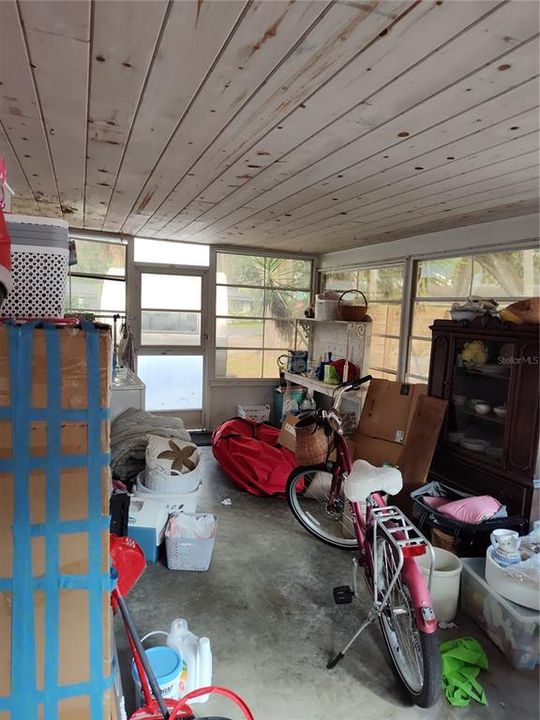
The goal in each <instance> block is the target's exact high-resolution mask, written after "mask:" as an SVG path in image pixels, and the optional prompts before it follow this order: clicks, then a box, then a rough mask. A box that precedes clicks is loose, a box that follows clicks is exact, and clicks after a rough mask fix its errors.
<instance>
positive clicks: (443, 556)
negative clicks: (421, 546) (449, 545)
mask: <svg viewBox="0 0 540 720" xmlns="http://www.w3.org/2000/svg"><path fill="white" fill-rule="evenodd" d="M433 551H434V553H435V567H434V568H433V574H432V576H431V599H432V600H433V610H434V611H435V616H436V618H437V620H442V622H451V621H452V620H453V619H454V617H455V616H456V610H457V605H458V599H459V580H460V576H461V568H462V567H463V566H462V564H461V560H460V559H459V558H458V557H457V555H454V553H451V552H449V551H448V550H443V549H442V548H437V547H434V548H433ZM418 564H419V565H420V567H421V569H422V572H423V574H424V576H425V577H426V580H427V579H428V577H429V564H430V555H429V553H426V554H425V555H422V556H420V557H419V558H418Z"/></svg>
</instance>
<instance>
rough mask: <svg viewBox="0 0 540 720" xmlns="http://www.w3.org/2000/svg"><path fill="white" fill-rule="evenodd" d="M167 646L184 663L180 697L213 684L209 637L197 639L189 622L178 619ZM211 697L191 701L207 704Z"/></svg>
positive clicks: (173, 624)
mask: <svg viewBox="0 0 540 720" xmlns="http://www.w3.org/2000/svg"><path fill="white" fill-rule="evenodd" d="M167 645H169V647H171V648H173V649H174V650H176V651H177V652H178V653H179V654H180V656H181V658H182V660H183V663H184V668H183V672H182V676H181V678H180V695H181V696H183V695H187V693H189V692H191V691H192V690H197V689H198V688H202V687H208V686H209V685H211V684H212V651H211V649H210V640H209V639H208V638H207V637H201V638H199V637H197V636H196V635H194V634H193V633H192V632H190V630H189V628H188V623H187V620H184V619H183V618H177V619H176V620H173V622H172V623H171V631H170V633H169V636H168V638H167ZM208 698H209V695H201V697H200V698H196V699H195V700H190V701H189V702H190V704H192V703H197V702H199V703H202V702H206V701H207V700H208Z"/></svg>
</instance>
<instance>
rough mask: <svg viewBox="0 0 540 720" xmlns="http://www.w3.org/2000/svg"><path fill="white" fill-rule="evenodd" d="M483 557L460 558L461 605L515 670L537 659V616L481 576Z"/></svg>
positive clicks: (539, 631)
mask: <svg viewBox="0 0 540 720" xmlns="http://www.w3.org/2000/svg"><path fill="white" fill-rule="evenodd" d="M484 573H485V562H484V559H483V558H463V577H462V581H461V606H462V608H463V609H464V610H465V611H466V612H467V613H468V614H469V615H470V616H471V617H472V618H473V620H475V621H476V622H477V623H478V625H480V627H481V628H482V630H484V632H485V633H486V634H487V635H488V637H490V638H491V640H493V642H494V643H495V645H497V647H498V648H499V649H500V650H502V652H503V653H504V654H505V655H506V657H507V658H508V660H509V661H510V662H511V663H512V665H513V666H514V667H515V668H516V669H517V670H534V668H535V667H536V665H538V663H539V661H540V650H539V648H540V645H539V639H540V615H539V614H538V613H537V612H536V611H534V610H529V609H528V608H524V607H521V606H520V605H516V604H515V603H513V602H510V600H506V599H505V598H503V597H502V596H501V595H499V594H498V593H497V592H495V590H494V589H493V588H492V587H491V586H490V585H488V584H487V582H486V581H485V579H484V577H485V576H484Z"/></svg>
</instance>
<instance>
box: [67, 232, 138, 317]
mask: <svg viewBox="0 0 540 720" xmlns="http://www.w3.org/2000/svg"><path fill="white" fill-rule="evenodd" d="M73 240H74V243H75V250H76V258H77V261H76V263H75V264H74V265H72V266H71V267H70V273H69V283H68V288H67V297H66V307H67V308H68V312H72V313H93V314H94V315H95V317H96V319H97V320H102V321H104V322H108V323H109V324H111V321H112V317H103V316H112V315H114V314H116V313H120V314H124V313H125V311H126V246H125V245H123V244H121V243H119V242H118V243H116V242H104V241H101V240H86V239H84V240H83V239H79V238H74V239H73Z"/></svg>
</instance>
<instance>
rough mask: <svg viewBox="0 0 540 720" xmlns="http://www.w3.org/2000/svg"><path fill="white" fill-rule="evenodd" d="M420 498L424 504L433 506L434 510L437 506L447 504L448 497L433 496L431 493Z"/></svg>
mask: <svg viewBox="0 0 540 720" xmlns="http://www.w3.org/2000/svg"><path fill="white" fill-rule="evenodd" d="M422 500H423V501H424V502H425V503H426V505H429V507H430V508H433V509H434V510H437V509H438V508H440V507H442V506H443V505H448V498H443V497H433V496H432V495H424V496H423V497H422Z"/></svg>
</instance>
